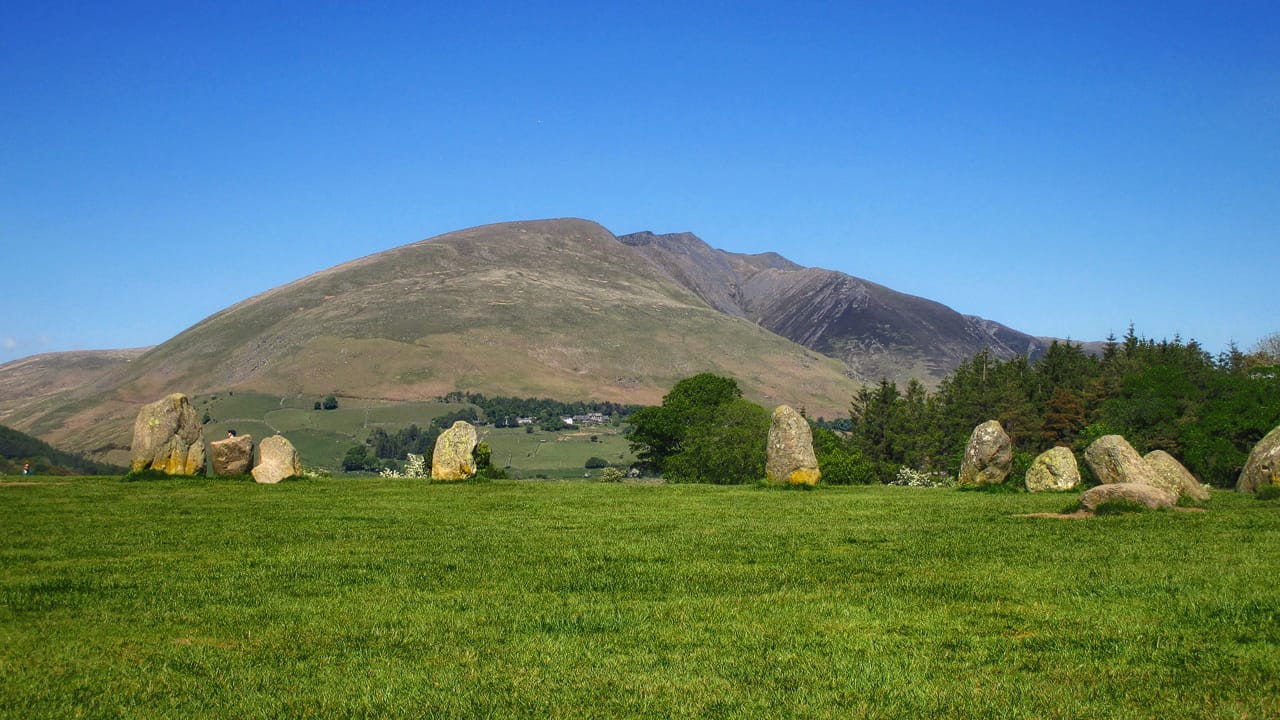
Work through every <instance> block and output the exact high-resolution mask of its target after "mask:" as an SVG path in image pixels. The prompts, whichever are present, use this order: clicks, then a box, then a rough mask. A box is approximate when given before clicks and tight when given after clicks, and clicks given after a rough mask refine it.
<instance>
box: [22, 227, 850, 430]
mask: <svg viewBox="0 0 1280 720" xmlns="http://www.w3.org/2000/svg"><path fill="white" fill-rule="evenodd" d="M702 371H711V372H716V373H717V374H721V375H725V376H729V377H733V378H735V379H737V380H738V381H739V383H740V384H741V386H742V387H743V389H744V391H745V392H746V394H747V395H748V396H749V397H750V398H752V399H753V400H756V401H758V402H760V403H762V404H764V405H766V406H773V405H776V404H778V403H782V402H787V403H790V404H793V405H797V406H799V405H803V406H805V407H807V408H808V409H809V410H810V411H811V412H812V413H813V414H814V415H826V416H834V415H835V414H836V413H840V412H844V411H845V410H846V408H847V406H848V403H849V398H850V397H851V396H852V394H853V392H854V391H855V390H856V383H854V382H853V381H852V380H851V379H849V378H848V377H846V376H845V375H844V367H843V366H842V365H841V363H840V362H839V361H837V360H834V359H831V358H828V357H825V356H822V355H819V354H818V353H816V352H814V351H811V350H808V349H806V348H804V347H801V346H800V345H797V344H795V343H792V342H790V341H788V340H786V339H784V338H781V337H779V336H777V335H774V334H773V333H770V332H769V331H767V330H764V329H763V328H761V327H759V326H758V325H756V324H754V323H752V322H750V321H748V320H746V319H743V318H739V317H733V316H729V315H726V314H724V313H722V312H720V311H719V310H716V309H714V308H712V307H711V306H709V305H707V304H706V303H705V302H704V301H702V300H701V299H700V298H698V297H697V296H696V295H694V294H693V293H692V292H690V291H689V290H687V289H685V288H683V287H681V286H680V285H679V284H678V283H676V282H675V281H673V280H672V279H671V278H670V277H668V276H667V275H666V274H664V273H663V272H662V271H660V270H658V269H657V268H656V267H654V266H653V265H652V264H651V263H649V262H647V261H646V260H645V259H644V257H643V256H641V255H640V254H639V253H638V252H637V251H636V250H635V249H634V248H631V247H629V246H627V245H624V244H622V243H621V242H619V241H618V240H617V238H615V237H614V236H613V235H612V234H611V233H609V232H608V231H607V230H605V229H604V228H602V227H600V226H599V225H596V224H595V223H590V222H586V221H582V220H555V221H542V222H529V223H509V224H503V225H493V226H486V227H481V228H474V229H471V230H465V231H460V232H456V233H450V234H448V235H443V236H440V237H438V238H434V239H431V240H425V241H422V242H418V243H413V244H410V245H405V246H403V247H399V248H395V249H392V250H388V251H386V252H382V253H378V254H376V255H371V256H369V257H366V258H361V259H359V260H355V261H352V262H349V263H345V264H343V265H339V266H337V267H334V268H331V269H329V270H325V271H323V272H319V273H316V274H314V275H311V276H309V277H306V278H303V279H301V280H298V281H295V282H293V283H289V284H287V285H284V286H281V287H279V288H276V289H274V290H271V291H268V292H266V293H263V294H261V295H259V296H256V297H253V298H250V299H248V300H245V301H244V302H241V303H239V304H237V305H235V306H233V307H230V308H227V309H226V310H223V311H222V312H219V313H217V314H215V315H213V316H211V317H209V318H206V319H205V320H203V321H201V322H200V323H198V324H196V325H195V326H193V327H192V328H190V329H188V330H186V331H184V332H183V333H181V334H179V335H177V336H176V337H174V338H172V339H171V340H169V341H167V342H165V343H163V344H161V345H159V346H157V347H155V348H153V349H151V350H150V351H148V352H147V353H145V354H143V355H141V356H140V357H137V358H135V359H133V360H132V361H131V362H128V363H126V364H122V365H119V366H117V367H115V368H113V369H112V370H111V371H110V372H108V373H106V374H105V375H103V376H102V377H101V378H99V379H98V380H97V381H96V382H95V384H94V386H93V387H92V388H77V389H69V390H61V391H58V392H52V393H50V394H46V395H42V396H40V397H36V398H31V399H29V400H28V401H27V402H24V403H23V405H22V407H21V408H14V409H13V410H12V411H6V410H4V409H3V408H0V420H5V418H9V419H8V422H11V423H12V424H13V425H14V426H16V427H19V428H20V429H23V430H25V431H28V432H33V433H37V434H39V435H40V436H41V437H44V438H46V439H51V440H54V441H57V442H58V443H59V444H60V445H63V446H65V447H68V448H71V449H75V450H84V451H87V452H91V453H97V454H103V453H113V452H114V453H116V454H119V453H120V452H121V449H122V448H127V446H128V443H129V440H130V437H129V428H130V427H131V423H132V421H133V417H134V415H135V414H136V412H137V407H138V405H139V404H140V403H143V402H150V401H153V400H155V399H157V398H159V397H163V396H164V395H165V394H167V393H169V392H184V393H186V394H188V395H212V394H221V393H226V392H228V391H234V392H235V393H237V394H239V393H241V392H247V391H253V392H258V393H262V394H267V395H276V396H290V397H293V396H297V397H305V398H314V397H321V396H323V395H326V394H329V393H335V394H337V395H339V396H344V397H357V398H373V399H379V400H388V401H397V402H419V401H422V400H424V399H428V398H433V397H437V396H441V395H444V394H446V393H448V392H451V391H454V390H468V391H478V392H483V393H486V394H489V395H514V396H521V397H527V396H535V397H551V398H556V399H559V400H564V401H574V400H610V401H616V402H624V403H641V404H644V403H656V402H658V400H659V399H660V398H661V397H662V394H663V393H665V392H666V391H667V389H669V388H670V387H671V386H672V385H674V384H675V382H677V381H678V380H680V379H682V378H684V377H688V376H690V375H693V374H696V373H698V372H702ZM4 413H8V414H4ZM253 417H258V415H256V414H254V415H253ZM315 429H317V430H322V428H315Z"/></svg>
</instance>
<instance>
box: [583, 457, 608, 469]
mask: <svg viewBox="0 0 1280 720" xmlns="http://www.w3.org/2000/svg"><path fill="white" fill-rule="evenodd" d="M584 467H586V469H588V470H596V469H598V468H603V467H609V461H608V460H605V459H604V458H602V457H596V456H594V455H592V456H591V457H589V458H587V462H586V463H585V464H584Z"/></svg>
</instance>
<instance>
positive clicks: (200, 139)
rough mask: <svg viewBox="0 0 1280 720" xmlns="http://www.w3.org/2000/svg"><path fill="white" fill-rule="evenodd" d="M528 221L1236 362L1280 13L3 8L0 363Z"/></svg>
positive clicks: (157, 334) (1257, 277) (1264, 165)
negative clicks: (1135, 337) (842, 279)
mask: <svg viewBox="0 0 1280 720" xmlns="http://www.w3.org/2000/svg"><path fill="white" fill-rule="evenodd" d="M552 217H581V218H587V219H590V220H595V221H597V222H599V223H601V224H603V225H604V226H605V227H607V228H609V229H610V230H611V231H613V232H614V233H615V234H624V233H630V232H637V231H640V230H652V231H654V232H659V233H662V232H685V231H688V232H692V233H694V234H696V235H698V236H699V237H701V238H702V239H703V240H705V241H707V242H708V243H709V244H711V245H712V246H714V247H718V248H722V249H724V250H729V251H733V252H767V251H776V252H779V253H781V254H783V255H785V256H786V257H788V258H790V259H791V260H793V261H795V262H798V263H800V264H802V265H808V266H818V267H825V268H830V269H833V270H839V271H842V272H846V273H849V274H851V275H855V276H858V277H861V278H864V279H867V280H870V281H873V282H877V283H880V284H883V285H887V286H889V287H891V288H894V289H896V290H900V291H903V292H908V293H912V294H916V295H922V296H925V297H928V298H930V299H933V300H937V301H939V302H942V303H944V304H946V305H948V306H950V307H952V308H955V309H956V310H958V311H960V312H962V313H966V314H973V315H980V316H982V317H986V318H989V319H992V320H996V321H999V322H1002V323H1004V324H1006V325H1009V326H1011V327H1013V328H1015V329H1018V330H1021V331H1023V332H1027V333H1031V334H1033V335H1041V336H1054V337H1062V338H1071V339H1074V340H1100V339H1103V338H1105V337H1106V336H1107V335H1108V334H1111V333H1114V334H1115V335H1123V334H1124V332H1125V331H1126V329H1127V328H1128V327H1129V325H1130V324H1131V323H1132V324H1133V326H1134V327H1135V329H1136V332H1137V333H1138V334H1139V335H1140V336H1143V337H1149V338H1152V339H1157V340H1158V339H1162V338H1170V339H1172V338H1173V337H1174V336H1175V335H1177V336H1180V337H1182V338H1183V339H1184V340H1185V339H1196V340H1198V341H1199V342H1200V343H1201V344H1202V345H1204V346H1205V348H1206V349H1207V350H1209V351H1211V352H1218V351H1221V350H1223V349H1225V348H1226V347H1227V346H1228V343H1231V342H1235V343H1236V344H1238V345H1239V346H1240V347H1241V348H1243V349H1246V350H1247V349H1248V348H1249V347H1250V346H1251V345H1252V344H1253V343H1254V342H1256V341H1257V340H1258V339H1259V338H1261V337H1262V336H1264V335H1267V334H1270V333H1272V332H1275V331H1278V330H1280V311H1278V310H1277V303H1276V301H1275V299H1276V297H1275V296H1276V289H1277V288H1278V287H1280V285H1278V284H1277V281H1276V280H1275V277H1276V272H1277V265H1278V261H1280V4H1277V3H1275V2H1273V1H1271V2H1195V3H1183V2H1177V1H1176V0H1165V1H1161V2H1150V3H1124V2H1096V3H1094V2H1075V1H1073V2H1052V1H1048V2H1025V1H1019V2H1007V3H1004V2H979V3H970V2H946V3H927V2H926V3H918V2H803V1H801V2H785V3H784V2H697V1H696V0H695V1H689V2H678V3H676V2H671V3H668V2H641V3H635V2H632V3H608V2H605V3H601V2H591V3H587V2H581V3H578V2H555V3H540V2H532V1H530V2H512V3H499V2H475V3H457V2H449V3H435V2H404V3H399V2H384V3H337V2H324V1H323V0H319V1H316V0H312V1H309V2H305V3H303V2H297V3H294V2H234V1H229V2H218V3H207V4H206V3H198V2H192V3H134V2H112V3H80V2H75V3H58V2H48V3H45V2H41V3H17V2H15V3H4V4H0V259H2V262H0V268H3V277H0V363H3V362H7V361H10V360H13V359H16V358H21V357H24V356H27V355H32V354H37V353H43V352H50V351H59V350H72V349H105V348H124V347H140V346H146V345H153V344H157V343H160V342H163V341H164V340H166V339H168V338H170V337H172V336H173V335H176V334H177V333H179V332H181V331H182V330H184V329H186V328H187V327H190V326H192V325H194V324H196V323H197V322H199V321H200V320H201V319H203V318H205V317H206V316H208V315H210V314H212V313H214V312H217V311H218V310H220V309H222V308H224V307H227V306H229V305H232V304H234V303H236V302H239V301H240V300H243V299H245V298H248V297H251V296H253V295H255V294H257V293H260V292H263V291H266V290H269V289H271V288H273V287H276V286H278V285H281V284H283V283H286V282H289V281H291V280H295V279H297V278H300V277H303V276H305V275H308V274H310V273H312V272H315V271H318V270H322V269H324V268H327V267H331V266H333V265H337V264H340V263H342V262H345V261H347V260H351V259H354V258H357V257H361V256H364V255H368V254H371V253H375V252H379V251H382V250H385V249H388V248H392V247H396V246H399V245H403V244H406V243H410V242H414V241H417V240H420V239H422V238H427V237H432V236H435V235H438V234H442V233H445V232H449V231H452V230H458V229H463V228H467V227H473V226H476V225H483V224H487V223H494V222H504V221H510V220H531V219H539V218H552Z"/></svg>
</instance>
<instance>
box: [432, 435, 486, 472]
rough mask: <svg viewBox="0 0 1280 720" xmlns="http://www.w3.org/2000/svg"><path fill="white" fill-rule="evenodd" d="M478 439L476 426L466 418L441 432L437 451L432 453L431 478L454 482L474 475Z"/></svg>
mask: <svg viewBox="0 0 1280 720" xmlns="http://www.w3.org/2000/svg"><path fill="white" fill-rule="evenodd" d="M478 441H479V437H478V436H477V435H476V429H475V427H474V426H473V425H472V424H471V423H469V422H466V421H465V420H459V421H457V422H455V423H454V424H453V427H451V428H449V429H448V430H445V431H444V432H442V433H440V437H438V438H436V449H435V452H434V453H432V454H431V479H432V480H443V481H445V482H453V481H456V480H466V479H467V478H470V477H474V476H475V474H476V459H475V450H476V443H477V442H478Z"/></svg>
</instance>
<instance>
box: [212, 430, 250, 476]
mask: <svg viewBox="0 0 1280 720" xmlns="http://www.w3.org/2000/svg"><path fill="white" fill-rule="evenodd" d="M251 467H253V436H252V435H237V436H236V437H229V438H227V439H225V440H214V441H213V442H211V443H209V470H210V471H211V472H212V473H213V474H214V475H243V474H245V473H247V472H249V468H251Z"/></svg>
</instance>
